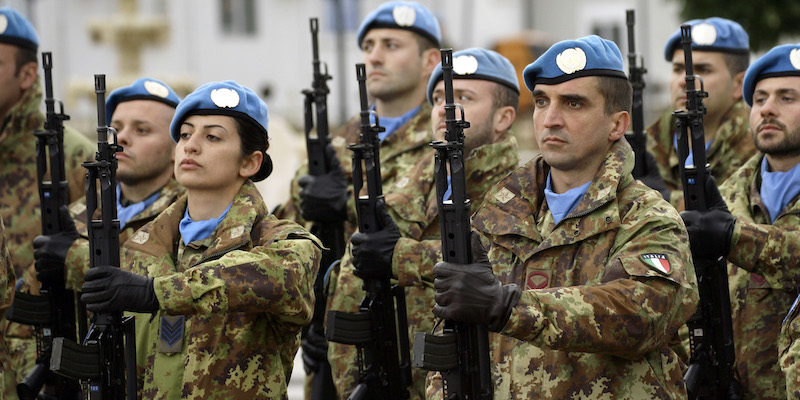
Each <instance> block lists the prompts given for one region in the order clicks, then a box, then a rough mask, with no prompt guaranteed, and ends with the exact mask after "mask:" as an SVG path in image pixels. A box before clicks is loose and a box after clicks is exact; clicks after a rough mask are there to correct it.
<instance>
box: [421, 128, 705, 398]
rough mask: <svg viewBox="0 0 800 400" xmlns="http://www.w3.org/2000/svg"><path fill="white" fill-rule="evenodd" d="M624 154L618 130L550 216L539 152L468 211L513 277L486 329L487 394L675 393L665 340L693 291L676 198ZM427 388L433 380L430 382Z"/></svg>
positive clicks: (681, 319) (502, 273)
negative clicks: (512, 290)
mask: <svg viewBox="0 0 800 400" xmlns="http://www.w3.org/2000/svg"><path fill="white" fill-rule="evenodd" d="M633 163H634V157H633V152H632V150H631V147H630V145H628V144H627V142H626V141H623V140H620V141H617V142H616V143H615V144H614V145H613V146H612V147H611V149H610V151H609V152H608V153H607V155H606V157H605V159H604V161H603V163H602V164H601V166H600V168H599V170H598V172H597V175H595V178H594V179H593V181H592V183H591V184H590V186H589V188H588V191H587V192H586V194H585V195H584V197H583V199H582V200H581V201H580V202H579V203H578V205H577V206H576V208H575V209H574V210H573V211H572V212H571V213H570V214H569V215H568V216H567V217H565V218H564V219H563V220H562V221H561V222H560V223H559V224H558V225H555V224H554V223H553V218H552V214H551V213H550V212H549V210H548V207H547V202H546V201H545V197H544V187H545V184H546V178H547V173H548V171H549V166H547V165H546V164H545V163H544V161H543V159H542V157H541V156H537V157H536V158H534V159H533V160H532V161H530V162H529V163H527V164H525V165H524V166H522V167H520V168H519V169H517V170H516V171H514V172H513V173H511V174H510V175H509V176H508V177H506V178H505V179H503V180H502V181H501V182H500V183H498V184H497V185H495V186H494V187H493V188H492V189H491V190H490V191H489V193H488V194H487V195H486V198H485V200H484V202H483V206H481V208H480V209H478V211H477V212H476V213H475V216H474V217H473V227H474V229H476V230H477V231H478V232H480V233H481V234H482V235H484V236H485V237H484V239H486V240H485V243H487V242H490V243H491V246H489V247H487V248H488V249H489V252H488V255H489V259H490V260H491V261H492V265H493V269H494V272H495V275H497V277H498V279H499V280H500V281H501V282H503V283H505V284H508V283H515V284H517V285H519V286H520V287H521V288H522V289H523V292H522V296H521V297H520V300H519V302H518V303H517V305H516V306H515V307H514V309H513V311H512V313H511V317H510V319H509V321H508V323H507V324H506V325H505V327H504V328H503V330H502V331H501V332H500V333H498V334H490V339H489V340H490V343H491V349H492V355H491V357H492V374H493V378H494V381H495V388H494V390H495V394H496V398H498V399H499V398H503V399H528V398H534V397H543V398H553V399H568V398H582V399H600V398H603V399H605V398H615V399H640V398H660V399H667V398H670V399H671V398H685V397H686V393H685V391H684V387H683V376H682V371H681V366H682V365H681V363H680V362H679V359H678V357H677V356H676V354H675V353H674V352H673V351H672V350H671V348H670V347H669V343H668V342H669V340H670V339H671V338H673V337H674V336H675V335H676V332H677V330H678V327H679V326H681V325H683V324H684V323H685V322H686V320H687V319H688V318H689V317H690V316H691V315H692V313H693V312H694V310H695V307H696V306H697V302H698V293H697V284H696V279H695V275H694V267H693V265H692V261H691V258H690V257H689V256H688V255H689V246H688V236H687V234H686V230H685V227H684V225H683V222H682V221H681V219H680V217H679V216H678V213H677V212H676V211H675V209H674V208H673V207H671V206H670V205H669V204H667V202H666V201H664V200H663V199H661V196H659V195H658V194H657V193H656V192H654V191H652V190H650V189H648V188H647V187H645V186H644V185H642V184H641V183H639V182H636V181H634V180H633V177H632V176H631V171H632V170H633ZM646 260H651V261H646ZM656 261H658V262H659V263H656ZM665 261H666V262H665ZM651 262H652V264H651ZM656 265H661V267H660V268H657V267H656ZM437 389H439V388H438V387H437V382H436V381H435V380H434V381H432V382H431V387H429V392H430V393H431V394H433V393H434V392H435V391H436V390H437ZM431 398H439V397H431Z"/></svg>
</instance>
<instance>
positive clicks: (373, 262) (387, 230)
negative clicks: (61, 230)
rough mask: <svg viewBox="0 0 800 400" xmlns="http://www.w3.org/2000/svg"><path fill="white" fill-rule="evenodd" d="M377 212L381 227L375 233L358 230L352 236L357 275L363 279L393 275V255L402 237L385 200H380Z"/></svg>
mask: <svg viewBox="0 0 800 400" xmlns="http://www.w3.org/2000/svg"><path fill="white" fill-rule="evenodd" d="M376 212H377V214H378V226H380V227H381V229H380V230H379V231H377V232H373V233H363V232H356V233H354V234H353V236H352V237H351V238H350V242H352V243H353V250H352V251H353V266H354V267H355V275H356V276H357V277H359V278H361V279H368V278H391V277H392V256H393V255H394V246H395V245H396V244H397V240H399V239H400V230H399V229H397V225H395V223H394V220H392V217H391V216H390V215H389V211H388V210H387V209H386V203H385V202H384V201H379V202H378V204H377V207H376Z"/></svg>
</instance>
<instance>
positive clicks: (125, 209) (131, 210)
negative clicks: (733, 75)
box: [117, 185, 161, 230]
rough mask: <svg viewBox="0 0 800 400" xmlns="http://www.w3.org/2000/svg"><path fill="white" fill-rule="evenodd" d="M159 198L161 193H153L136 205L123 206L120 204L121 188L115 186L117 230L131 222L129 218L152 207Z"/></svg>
mask: <svg viewBox="0 0 800 400" xmlns="http://www.w3.org/2000/svg"><path fill="white" fill-rule="evenodd" d="M159 196H161V191H160V190H159V191H158V192H155V193H153V194H152V195H151V196H150V197H148V198H146V199H144V200H143V201H140V202H138V203H133V204H131V205H128V206H123V205H122V203H121V200H122V188H120V186H119V185H117V218H118V219H119V229H120V230H122V228H124V227H125V224H126V223H128V221H130V220H131V218H133V217H135V216H136V215H137V214H139V213H140V212H142V211H144V210H145V209H147V207H150V206H152V205H153V203H155V202H156V200H158V198H159Z"/></svg>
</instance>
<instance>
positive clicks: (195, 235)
mask: <svg viewBox="0 0 800 400" xmlns="http://www.w3.org/2000/svg"><path fill="white" fill-rule="evenodd" d="M232 205H233V202H231V204H228V208H226V209H225V211H224V212H223V213H222V215H220V216H219V218H211V219H206V220H202V221H195V220H193V219H192V217H190V216H189V207H186V212H184V213H183V219H181V224H180V226H179V228H178V229H179V230H180V232H181V239H183V243H184V244H189V243H192V242H194V241H196V240H203V239H205V238H207V237H209V236H211V234H212V233H214V230H215V229H217V226H219V223H220V221H222V220H223V219H224V218H225V216H226V215H228V211H230V209H231V206H232Z"/></svg>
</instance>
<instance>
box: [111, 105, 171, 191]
mask: <svg viewBox="0 0 800 400" xmlns="http://www.w3.org/2000/svg"><path fill="white" fill-rule="evenodd" d="M174 114H175V109H174V108H172V107H170V106H168V105H166V104H164V103H160V102H157V101H152V100H131V101H125V102H122V103H119V104H118V105H117V108H116V109H115V110H114V115H113V116H112V118H111V127H112V128H114V129H116V130H117V140H118V142H119V144H120V145H122V149H123V151H122V152H120V153H117V160H118V165H117V178H119V180H120V182H122V183H124V184H126V185H136V184H142V183H145V184H146V183H148V182H152V181H155V180H158V181H159V182H161V183H163V180H164V177H169V176H172V170H173V168H172V163H173V161H174V149H175V142H173V141H172V138H171V137H170V135H169V124H170V122H171V121H172V117H173V115H174Z"/></svg>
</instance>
